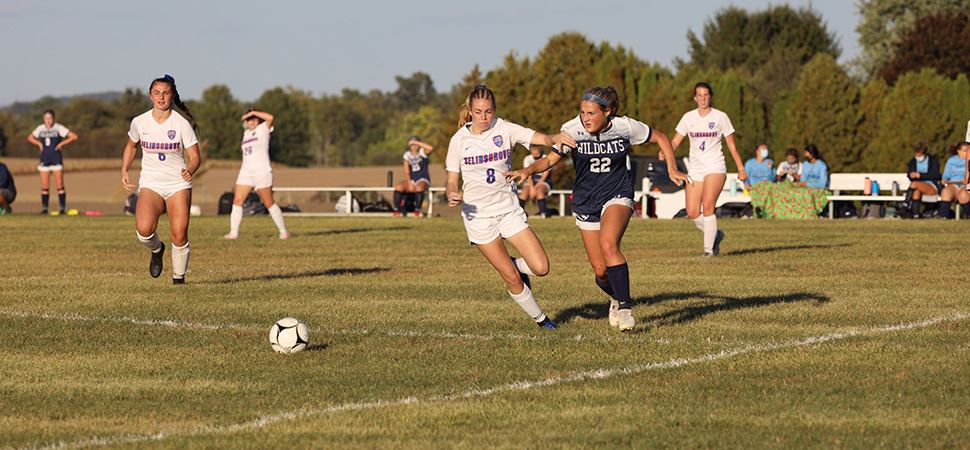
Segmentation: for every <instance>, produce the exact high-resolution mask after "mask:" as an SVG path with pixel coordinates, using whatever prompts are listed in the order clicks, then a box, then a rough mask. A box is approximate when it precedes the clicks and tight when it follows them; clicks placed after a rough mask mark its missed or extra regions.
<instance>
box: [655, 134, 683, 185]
mask: <svg viewBox="0 0 970 450" xmlns="http://www.w3.org/2000/svg"><path fill="white" fill-rule="evenodd" d="M678 136H680V138H681V139H683V138H684V137H683V136H681V135H680V134H675V135H674V139H677V137H678ZM649 142H650V143H651V144H656V145H657V146H658V147H660V153H663V155H664V158H663V159H664V161H666V162H667V173H668V174H669V175H670V180H671V181H673V182H674V183H675V184H677V186H680V185H681V181H688V178H687V174H685V173H683V172H681V171H679V170H677V159H676V158H675V157H674V145H673V144H672V143H671V142H670V140H669V139H667V135H666V134H663V132H662V131H659V130H653V132H652V133H650V141H649Z"/></svg>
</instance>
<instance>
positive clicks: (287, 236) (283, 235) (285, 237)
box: [280, 233, 290, 239]
mask: <svg viewBox="0 0 970 450" xmlns="http://www.w3.org/2000/svg"><path fill="white" fill-rule="evenodd" d="M289 238H290V233H280V239H289Z"/></svg>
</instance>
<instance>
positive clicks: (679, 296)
mask: <svg viewBox="0 0 970 450" xmlns="http://www.w3.org/2000/svg"><path fill="white" fill-rule="evenodd" d="M687 299H692V300H694V301H698V300H699V301H700V302H702V303H701V304H696V305H690V306H685V307H682V308H677V309H672V310H669V311H667V312H664V313H661V314H654V315H652V316H645V317H637V322H638V323H641V324H643V325H647V327H656V326H662V325H674V324H681V323H687V322H692V321H694V320H697V319H700V318H702V317H704V316H706V315H708V314H712V313H716V312H720V311H732V310H735V309H744V308H757V307H761V306H768V305H773V304H776V303H796V302H813V303H815V304H816V305H820V304H822V303H827V302H829V301H830V299H829V298H828V297H826V296H824V295H818V294H808V293H795V294H783V295H771V296H755V297H745V298H740V297H725V296H719V295H710V294H708V293H706V292H672V293H664V294H658V295H655V296H652V297H639V298H637V299H636V300H634V302H633V304H634V305H642V304H648V305H653V304H658V303H664V302H670V301H676V300H687ZM608 315H609V303H608V302H606V301H602V302H595V303H592V302H591V303H586V304H585V305H582V306H577V307H573V308H568V309H566V310H565V311H562V312H560V313H559V314H557V315H556V317H555V318H553V320H555V321H556V322H557V323H568V322H569V321H571V320H573V319H575V318H577V317H580V318H584V319H591V320H597V319H606V318H607V316H608ZM640 329H641V330H643V328H640Z"/></svg>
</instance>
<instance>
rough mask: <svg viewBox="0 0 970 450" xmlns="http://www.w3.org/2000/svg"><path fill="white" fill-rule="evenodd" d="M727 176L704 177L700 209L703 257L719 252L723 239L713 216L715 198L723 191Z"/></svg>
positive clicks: (709, 175) (713, 175) (715, 254)
mask: <svg viewBox="0 0 970 450" xmlns="http://www.w3.org/2000/svg"><path fill="white" fill-rule="evenodd" d="M726 180H727V175H726V174H723V173H710V174H707V175H705V176H704V189H703V194H702V198H701V204H702V208H703V209H704V213H703V220H704V256H708V257H713V256H717V254H718V253H719V252H720V251H721V240H722V239H724V232H723V231H720V230H718V229H717V216H716V215H715V214H714V210H715V206H716V205H717V198H718V197H719V196H720V195H721V190H722V189H724V182H725V181H726Z"/></svg>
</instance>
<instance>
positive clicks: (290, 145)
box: [239, 87, 313, 167]
mask: <svg viewBox="0 0 970 450" xmlns="http://www.w3.org/2000/svg"><path fill="white" fill-rule="evenodd" d="M302 97H303V94H302V93H300V92H297V91H295V90H294V89H292V88H288V89H285V90H284V89H283V88H280V87H277V88H274V89H270V90H268V91H266V92H264V93H263V95H261V96H260V97H259V100H257V101H256V105H255V107H256V109H259V110H261V111H266V112H269V113H271V114H273V116H274V117H275V119H274V123H273V127H274V128H275V129H276V130H275V131H274V132H273V138H272V139H271V140H270V141H269V154H270V158H271V159H272V160H274V161H279V162H281V163H283V164H286V165H289V166H296V167H304V166H307V165H309V164H310V162H311V161H312V160H313V158H312V155H310V153H309V142H310V133H309V120H307V108H306V107H305V104H304V101H303V98H302ZM239 116H240V117H241V116H242V114H239Z"/></svg>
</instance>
